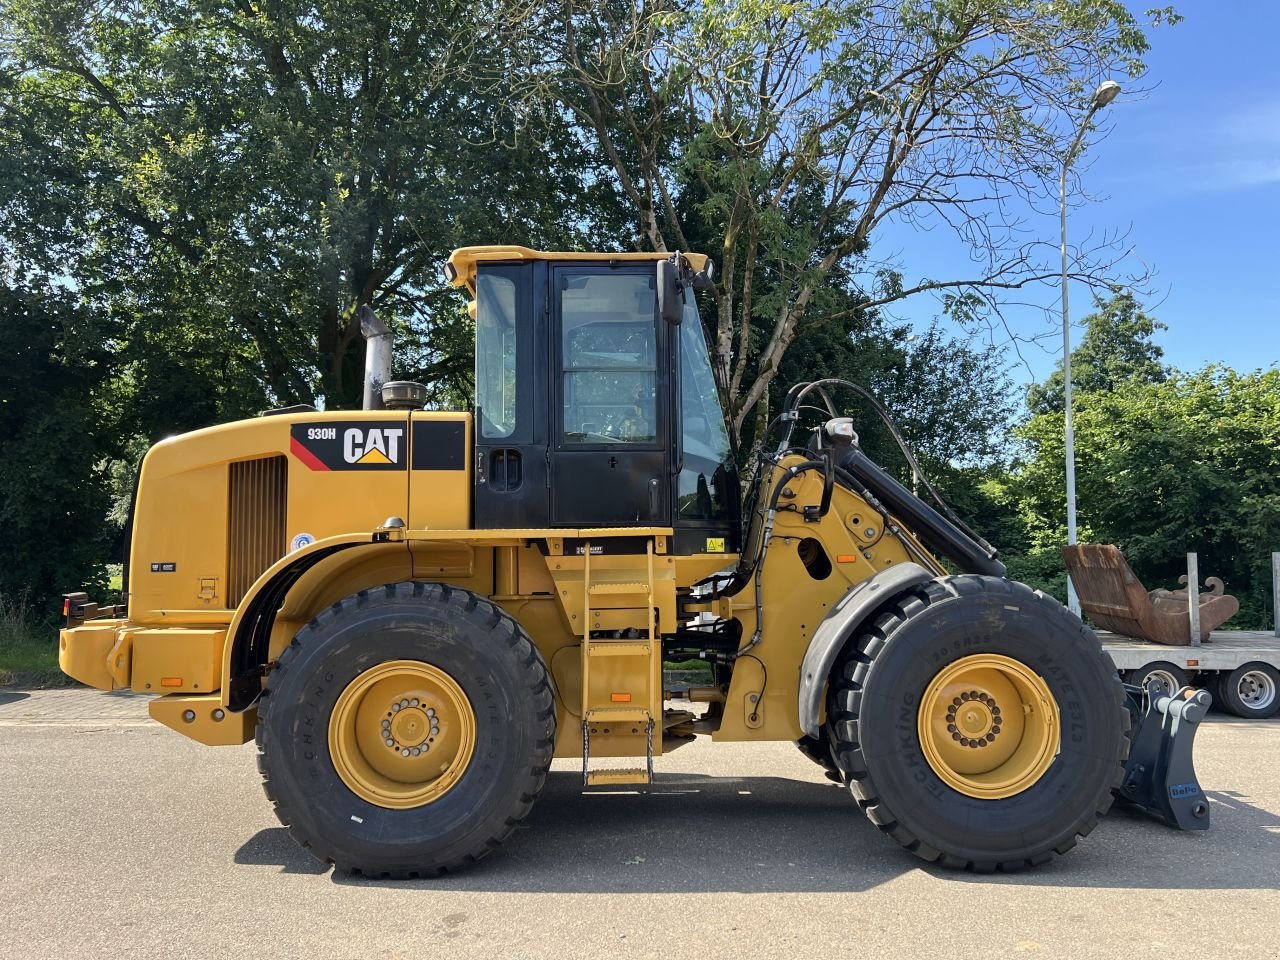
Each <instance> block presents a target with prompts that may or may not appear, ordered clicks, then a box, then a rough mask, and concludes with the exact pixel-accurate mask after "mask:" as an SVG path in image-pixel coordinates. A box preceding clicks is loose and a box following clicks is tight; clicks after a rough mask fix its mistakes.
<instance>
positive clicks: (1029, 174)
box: [505, 0, 1173, 436]
mask: <svg viewBox="0 0 1280 960" xmlns="http://www.w3.org/2000/svg"><path fill="white" fill-rule="evenodd" d="M508 9H509V17H508V20H507V22H506V24H505V29H506V33H507V34H508V36H509V37H511V38H513V39H511V40H510V43H511V46H512V50H513V56H514V57H515V58H516V60H517V62H518V63H519V64H520V65H521V66H522V68H523V69H524V71H525V73H526V74H527V76H528V77H529V81H528V83H527V84H525V85H524V86H525V88H526V89H528V90H529V91H531V93H530V100H531V101H532V103H531V105H532V106H533V107H534V108H535V109H536V108H538V107H539V106H540V107H541V108H542V109H543V110H544V111H545V112H556V111H558V110H560V109H567V110H568V111H569V112H570V113H571V114H572V116H573V117H574V118H575V119H576V121H577V123H578V124H579V126H580V127H581V129H582V131H583V135H584V136H586V137H589V138H591V139H592V140H593V141H594V142H595V143H596V144H598V146H599V150H600V152H601V155H602V157H603V158H604V159H605V161H606V162H607V163H608V164H609V166H611V167H612V170H613V173H614V175H615V176H616V179H617V185H618V190H619V191H620V193H621V195H622V196H623V197H624V198H625V201H626V202H627V203H628V204H629V205H630V206H631V208H632V209H633V211H634V243H635V245H636V246H637V247H639V248H642V249H650V250H658V251H666V250H672V249H680V250H688V249H691V248H692V247H693V243H692V242H691V241H692V239H693V238H692V237H691V231H690V230H689V220H688V212H689V211H690V210H694V211H697V212H698V215H699V216H700V217H702V218H703V219H710V220H714V222H715V223H716V224H717V227H718V229H717V231H716V233H717V235H718V238H719V239H718V242H717V244H716V245H715V247H714V248H713V249H712V252H713V253H715V254H716V259H717V260H718V261H719V263H720V266H721V273H720V277H719V279H718V281H717V283H716V284H715V288H714V301H715V310H714V312H713V315H712V316H711V317H710V318H709V327H710V328H711V332H712V334H713V343H714V352H715V358H716V362H717V366H718V367H719V368H720V370H721V371H722V373H723V376H724V379H725V383H726V386H727V388H728V393H729V395H730V397H731V403H732V405H733V409H732V420H733V426H734V429H735V432H737V433H738V434H739V435H740V436H741V434H742V432H743V429H744V426H745V425H746V424H747V422H748V421H749V420H752V419H754V420H755V423H756V425H757V427H758V426H759V425H760V424H763V422H765V420H766V419H767V415H768V409H767V408H768V404H767V399H768V396H769V389H770V385H771V384H772V382H773V380H774V379H775V378H776V376H777V375H778V371H779V369H780V366H781V364H782V361H783V358H784V357H785V355H786V353H787V350H788V349H789V348H790V347H791V346H792V344H794V343H795V342H796V341H797V340H798V339H799V338H801V337H802V336H804V335H805V334H806V332H808V331H809V330H811V329H813V328H815V327H817V326H821V325H822V324H824V323H832V322H836V321H838V320H840V319H842V318H844V317H846V316H848V315H849V313H850V311H868V310H872V309H874V308H875V307H877V306H881V305H884V304H888V303H892V302H895V301H898V300H901V299H903V298H904V297H907V296H911V295H914V294H918V293H923V292H933V293H935V294H937V295H939V296H941V297H942V298H943V300H944V304H945V306H946V308H947V309H948V310H949V311H950V312H951V313H952V314H953V315H956V316H959V317H962V318H965V319H968V320H972V319H974V317H975V316H976V315H978V314H979V313H980V312H981V311H982V310H983V309H986V308H991V307H993V306H995V305H996V304H997V303H998V299H999V297H1000V295H1001V291H1008V290H1012V289H1017V288H1019V287H1023V286H1025V285H1027V284H1029V283H1036V282H1041V281H1044V280H1046V279H1048V278H1052V277H1053V276H1055V274H1056V269H1055V268H1054V266H1053V262H1052V261H1053V257H1052V248H1048V247H1047V246H1046V245H1044V244H1040V243H1037V242H1026V241H1025V240H1024V239H1023V237H1022V234H1021V232H1020V227H1021V225H1022V224H1021V217H1022V211H1024V210H1025V209H1027V208H1028V207H1029V206H1030V205H1033V204H1034V203H1035V201H1036V200H1038V199H1042V198H1045V197H1047V196H1052V195H1053V193H1054V184H1053V180H1054V177H1055V175H1056V171H1057V170H1058V168H1059V162H1060V157H1061V155H1062V153H1063V151H1064V149H1065V146H1066V141H1067V139H1069V138H1070V137H1071V136H1073V135H1074V132H1075V128H1076V124H1077V122H1078V119H1079V115H1080V112H1081V110H1082V109H1084V107H1085V106H1086V104H1087V100H1088V95H1087V91H1091V90H1092V89H1093V85H1094V84H1096V83H1097V81H1098V80H1100V79H1101V78H1103V77H1106V76H1108V75H1110V74H1111V73H1113V72H1117V71H1118V72H1121V73H1124V74H1127V75H1129V76H1137V75H1138V74H1140V73H1141V71H1142V65H1141V62H1140V61H1139V60H1138V57H1139V56H1140V55H1141V54H1142V53H1143V52H1144V51H1145V50H1146V48H1147V40H1146V36H1145V33H1144V31H1143V29H1142V28H1141V26H1140V24H1139V23H1138V21H1137V20H1136V19H1135V18H1134V17H1133V16H1132V14H1130V12H1129V11H1128V10H1127V8H1126V7H1125V6H1124V4H1122V3H1120V2H1118V0H1080V2H1075V3H1070V4H1048V5H1047V4H1044V3H1041V2H1038V0H1001V2H994V0H943V2H935V3H930V4H921V3H916V2H911V0H898V2H883V3H877V2H865V3H837V2H821V3H815V4H797V3H792V2H784V0H763V2H761V0H752V2H746V0H703V2H701V3H694V4H685V5H676V4H673V3H669V2H663V0H659V2H657V3H646V4H642V5H635V4H632V3H623V2H621V0H610V2H605V3H591V4H586V3H579V2H575V0H561V2H559V3H556V4H551V5H547V4H543V3H540V2H526V3H521V2H518V0H513V2H512V3H510V4H509V5H508ZM1155 18H1156V19H1157V20H1159V19H1172V18H1173V17H1172V15H1171V14H1170V13H1168V12H1167V11H1165V12H1160V13H1156V14H1155ZM538 97H541V99H540V100H539V99H538ZM890 220H898V221H902V222H906V223H909V224H913V225H917V226H920V227H922V228H928V227H932V226H941V227H944V228H949V229H951V230H953V231H954V232H955V234H956V235H957V237H958V240H959V242H960V243H961V244H962V245H964V246H965V247H967V249H968V250H969V252H970V255H971V257H972V259H973V261H974V266H973V270H972V272H971V273H969V275H967V276H955V277H942V278H934V277H927V276H925V277H917V278H915V279H911V280H908V279H907V278H906V277H905V275H904V274H903V273H901V272H900V271H899V270H898V269H897V268H896V265H895V264H890V263H886V262H883V261H876V260H875V259H873V258H872V257H871V256H870V246H871V242H872V240H873V238H874V236H875V235H876V233H877V231H878V230H879V229H880V228H881V227H882V226H883V225H884V224H885V223H886V222H888V221H890ZM1111 270H1112V262H1111V260H1110V259H1109V257H1108V256H1107V253H1106V251H1105V250H1097V249H1095V250H1091V251H1076V262H1075V265H1074V267H1073V269H1072V274H1073V275H1074V276H1076V277H1077V278H1079V279H1083V280H1086V281H1089V282H1092V283H1099V282H1101V281H1102V280H1103V279H1104V278H1106V275H1107V274H1108V273H1110V272H1111ZM833 278H842V279H841V281H840V282H837V283H835V284H833V283H832V280H833ZM833 287H834V288H835V289H837V290H841V291H843V292H844V293H845V294H846V297H845V298H844V299H845V300H846V301H847V300H848V299H849V298H850V297H852V298H854V299H855V300H856V301H857V302H856V303H854V304H852V305H849V304H847V303H846V304H845V305H842V306H834V307H833V306H832V305H831V304H830V303H828V302H824V301H825V300H826V299H827V297H826V295H827V294H829V293H830V292H831V291H832V290H833ZM755 432H756V433H757V435H758V434H759V430H758V429H757V430H756V431H755Z"/></svg>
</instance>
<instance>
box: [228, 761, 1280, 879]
mask: <svg viewBox="0 0 1280 960" xmlns="http://www.w3.org/2000/svg"><path fill="white" fill-rule="evenodd" d="M1210 797H1211V799H1212V800H1213V801H1214V806H1213V817H1214V825H1213V826H1212V827H1211V828H1210V830H1209V831H1207V832H1204V833H1179V832H1177V831H1174V830H1171V829H1170V828H1168V827H1166V826H1164V825H1163V824H1161V823H1158V822H1156V821H1154V820H1152V819H1150V818H1149V817H1147V816H1146V815H1144V814H1141V813H1138V812H1133V811H1130V810H1128V809H1125V810H1121V809H1120V808H1117V809H1116V810H1115V811H1114V812H1113V813H1112V814H1111V816H1109V817H1108V818H1107V819H1106V820H1104V821H1103V823H1102V824H1101V825H1100V826H1099V827H1098V829H1097V830H1096V831H1095V832H1094V834H1093V835H1092V836H1091V837H1090V838H1089V839H1088V841H1086V842H1085V843H1084V844H1082V846H1081V847H1080V848H1079V849H1077V850H1074V851H1072V852H1071V853H1069V854H1068V855H1067V856H1065V857H1061V858H1057V859H1055V860H1054V861H1053V862H1051V863H1050V864H1047V865H1046V866H1044V867H1041V868H1038V869H1035V870H1026V871H1022V872H1019V873H1017V874H1012V875H994V876H976V875H974V874H967V873H960V872H953V871H948V870H940V869H936V868H933V867H929V866H927V865H925V864H922V863H921V862H920V861H918V860H916V859H915V858H914V857H912V856H911V854H909V853H908V852H906V851H905V850H902V849H900V848H899V847H898V846H897V845H896V844H895V843H893V842H892V841H891V840H889V839H888V838H886V837H884V836H882V835H881V834H880V833H879V832H878V831H877V830H876V829H875V828H874V827H873V826H872V825H871V824H870V823H868V822H867V821H866V820H865V819H864V818H863V816H862V815H861V814H860V813H859V812H858V810H857V807H856V806H855V805H854V803H853V801H852V800H851V799H850V797H849V796H848V794H847V793H846V792H845V791H844V790H843V789H842V788H840V787H838V786H835V785H832V784H819V783H813V782H809V781H800V780H787V779H783V778H780V777H747V778H714V777H707V776H702V775H697V774H667V775H665V776H662V775H660V780H659V782H658V784H657V785H656V787H655V789H654V790H653V791H652V792H650V793H649V794H647V795H639V794H634V793H592V794H583V793H582V792H581V789H580V780H579V777H578V776H577V774H575V773H567V772H559V771H557V772H553V773H551V774H550V775H549V776H548V778H547V785H546V788H545V789H544V790H543V793H542V796H541V797H540V798H539V800H538V803H537V805H536V806H535V807H534V810H533V812H532V813H531V814H530V816H529V819H528V820H527V821H526V822H525V824H524V826H523V827H521V828H520V829H519V830H517V832H516V834H515V835H514V836H513V837H512V838H511V839H510V840H508V841H507V843H506V844H505V845H504V846H503V847H502V848H501V849H499V850H497V851H495V852H494V854H493V855H492V856H490V857H488V858H486V859H485V860H483V861H482V862H481V863H479V864H477V865H475V866H474V867H471V868H468V869H467V870H464V871H461V872H459V873H457V874H451V875H448V876H445V877H441V878H438V879H435V880H424V881H379V880H369V879H365V878H362V877H351V876H347V875H345V874H334V875H333V881H334V882H335V883H340V884H357V885H365V886H372V885H390V886H395V887H398V888H409V889H412V888H415V887H420V888H423V889H449V890H478V891H520V890H526V891H530V892H535V891H536V892H563V893H637V892H639V893H715V892H745V893H761V892H763V893H771V892H809V891H814V892H819V891H834V892H858V891H862V890H867V889H870V888H873V887H877V886H879V885H880V884H882V883H885V882H887V881H889V880H892V879H894V878H895V877H897V876H900V875H902V874H904V873H907V872H909V871H913V870H927V871H928V872H929V873H930V874H932V875H933V876H935V877H936V878H938V879H939V880H942V881H952V882H962V883H982V884H991V883H996V884H1020V885H1027V886H1062V887H1132V888H1161V889H1169V888H1172V889H1197V888H1201V889H1258V888H1262V889H1271V888H1273V887H1274V885H1275V878H1276V864H1277V862H1280V833H1277V830H1280V818H1278V817H1276V816H1274V815H1272V814H1270V813H1267V812H1266V811H1263V810H1260V809H1258V808H1257V807H1255V806H1253V805H1252V804H1249V803H1248V802H1247V801H1246V800H1245V798H1243V797H1241V796H1238V795H1233V794H1226V793H1211V794H1210ZM235 860H236V862H237V863H240V864H254V865H270V866H278V867H280V868H281V869H282V870H283V871H284V872H287V873H311V874H321V873H325V872H327V870H328V868H327V867H324V866H322V865H321V864H320V863H319V862H318V861H316V860H315V859H314V858H312V857H311V855H310V854H308V853H307V852H306V851H305V850H303V849H301V848H300V847H299V846H297V844H295V843H294V842H293V841H292V839H290V837H289V835H288V832H287V831H286V830H285V829H284V828H283V827H280V828H273V829H268V830H263V831H261V832H259V833H258V834H256V835H255V836H253V837H252V838H250V839H249V840H248V841H247V842H246V843H245V844H244V845H243V846H242V847H241V848H240V849H239V850H238V851H237V852H236V856H235Z"/></svg>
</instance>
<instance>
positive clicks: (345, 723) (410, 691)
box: [329, 660, 476, 810]
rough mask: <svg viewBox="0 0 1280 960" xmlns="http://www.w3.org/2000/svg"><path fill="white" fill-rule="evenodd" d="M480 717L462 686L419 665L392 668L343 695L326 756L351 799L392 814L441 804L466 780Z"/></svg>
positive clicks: (368, 675) (377, 670) (401, 663)
mask: <svg viewBox="0 0 1280 960" xmlns="http://www.w3.org/2000/svg"><path fill="white" fill-rule="evenodd" d="M475 744H476V715H475V711H473V710H472V709H471V701H469V700H468V699H467V695H466V694H465V693H463V692H462V688H461V687H460V686H458V684H457V681H455V680H454V679H453V677H451V676H449V674H447V673H445V672H444V671H443V670H441V669H440V668H439V667H435V666H433V665H431V664H429V663H423V662H421V661H419V660H388V661H387V662H386V663H381V664H379V665H378V666H376V667H373V668H371V669H369V670H366V671H365V672H364V673H362V674H360V675H359V676H358V677H356V678H355V679H354V680H352V681H351V682H350V683H349V684H347V688H346V689H345V690H343V691H342V694H341V695H340V696H339V697H338V702H337V704H335V705H334V708H333V713H332V715H331V716H330V717H329V755H330V757H332V758H333V766H334V769H335V770H337V772H338V776H339V777H341V778H342V782H343V783H345V784H346V785H347V786H348V787H349V788H350V789H351V792H352V793H354V794H355V795H356V796H358V797H360V798H361V799H363V800H367V801H369V802H370V803H372V804H376V805H377V806H379V807H387V808H388V809H391V810H406V809H408V808H410V807H420V806H422V805H423V804H427V803H431V802H432V801H433V800H438V799H440V797H442V796H444V795H445V794H446V793H448V792H449V790H450V789H452V788H453V786H454V785H455V784H457V782H458V781H459V780H460V779H461V778H462V775H463V773H465V772H466V769H467V765H468V764H469V763H470V762H471V754H472V753H473V751H474V750H475Z"/></svg>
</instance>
